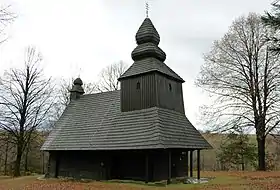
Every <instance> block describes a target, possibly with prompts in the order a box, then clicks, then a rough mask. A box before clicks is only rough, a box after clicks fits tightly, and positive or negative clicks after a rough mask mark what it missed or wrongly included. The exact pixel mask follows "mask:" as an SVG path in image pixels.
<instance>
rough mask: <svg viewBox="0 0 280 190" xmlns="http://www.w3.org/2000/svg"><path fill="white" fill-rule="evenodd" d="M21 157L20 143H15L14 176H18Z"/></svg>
mask: <svg viewBox="0 0 280 190" xmlns="http://www.w3.org/2000/svg"><path fill="white" fill-rule="evenodd" d="M21 157H22V147H21V145H17V157H16V161H15V168H14V177H18V176H20V162H21Z"/></svg>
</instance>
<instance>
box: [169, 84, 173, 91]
mask: <svg viewBox="0 0 280 190" xmlns="http://www.w3.org/2000/svg"><path fill="white" fill-rule="evenodd" d="M168 86H169V91H172V86H171V84H170V83H169V85H168Z"/></svg>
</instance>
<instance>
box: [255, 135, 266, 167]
mask: <svg viewBox="0 0 280 190" xmlns="http://www.w3.org/2000/svg"><path fill="white" fill-rule="evenodd" d="M257 141H258V170H260V171H265V170H266V167H265V138H264V137H257Z"/></svg>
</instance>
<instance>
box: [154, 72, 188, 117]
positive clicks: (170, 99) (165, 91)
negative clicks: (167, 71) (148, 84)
mask: <svg viewBox="0 0 280 190" xmlns="http://www.w3.org/2000/svg"><path fill="white" fill-rule="evenodd" d="M155 79H156V88H157V90H156V91H157V98H158V106H159V107H162V108H167V109H171V110H176V111H178V112H181V113H184V101H183V90H182V83H181V82H177V81H175V80H172V79H170V78H167V77H166V76H164V75H162V74H158V73H156V74H155ZM170 87H171V89H170Z"/></svg>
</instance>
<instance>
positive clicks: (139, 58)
mask: <svg viewBox="0 0 280 190" xmlns="http://www.w3.org/2000/svg"><path fill="white" fill-rule="evenodd" d="M135 38H136V43H137V46H136V48H135V49H134V50H133V51H132V53H131V57H132V59H133V61H134V63H133V64H132V65H131V66H130V67H129V68H128V69H127V70H126V72H124V74H123V75H122V76H121V77H120V78H119V79H118V80H119V81H120V82H121V111H123V112H126V111H133V110H141V109H147V108H151V107H155V106H156V107H161V108H166V109H171V110H175V111H178V112H182V113H184V102H183V91H182V83H183V82H184V80H183V79H182V78H181V77H180V76H178V75H177V74H176V73H175V72H174V71H173V70H172V69H170V68H169V67H168V66H167V65H166V64H165V63H164V61H165V59H166V54H165V52H164V51H163V50H162V49H161V48H160V47H159V46H158V45H159V42H160V36H159V34H158V32H157V30H156V28H155V27H154V25H153V23H152V21H151V20H150V19H149V18H148V17H147V18H145V20H144V21H143V23H142V24H141V26H140V28H139V29H138V31H137V33H136V36H135Z"/></svg>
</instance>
